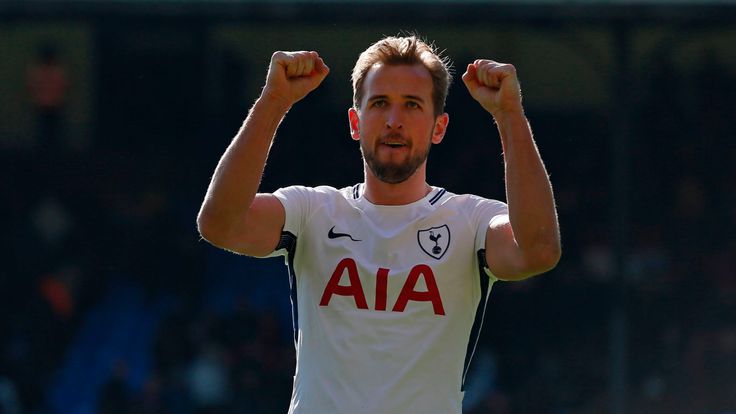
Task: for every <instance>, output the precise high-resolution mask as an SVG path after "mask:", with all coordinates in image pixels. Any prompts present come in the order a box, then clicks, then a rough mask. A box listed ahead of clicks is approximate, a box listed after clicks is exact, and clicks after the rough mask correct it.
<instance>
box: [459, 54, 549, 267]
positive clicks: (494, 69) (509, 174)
mask: <svg viewBox="0 0 736 414" xmlns="http://www.w3.org/2000/svg"><path fill="white" fill-rule="evenodd" d="M463 82H465V86H467V88H468V91H470V94H471V95H472V96H473V98H475V100H477V101H478V102H479V103H480V104H481V106H483V108H484V109H485V110H486V111H488V112H489V113H491V115H493V118H494V119H495V121H496V125H497V127H498V131H499V133H500V135H501V145H502V146H503V153H504V162H505V174H506V201H507V203H508V206H509V214H508V216H501V217H498V218H496V219H494V220H493V221H492V222H491V223H490V225H489V228H488V231H487V233H486V261H487V262H488V266H489V268H490V269H491V271H492V272H493V273H494V274H495V275H496V276H497V277H499V278H500V279H505V280H519V279H524V278H527V277H530V276H534V275H536V274H539V273H543V272H546V271H548V270H550V269H552V268H553V267H555V265H556V264H557V262H558V261H559V259H560V252H561V248H560V233H559V225H558V223H557V211H556V208H555V201H554V196H553V194H552V185H551V184H550V181H549V177H548V176H547V170H546V169H545V167H544V164H543V163H542V158H541V157H540V155H539V151H538V150H537V146H536V144H535V143H534V139H533V138H532V132H531V128H530V127H529V123H528V121H527V119H526V116H525V115H524V109H523V107H522V105H521V90H520V88H519V81H518V79H517V77H516V69H515V68H514V67H513V66H512V65H509V64H503V63H498V62H494V61H492V60H476V61H475V62H473V63H472V64H470V65H468V68H467V72H465V74H464V75H463Z"/></svg>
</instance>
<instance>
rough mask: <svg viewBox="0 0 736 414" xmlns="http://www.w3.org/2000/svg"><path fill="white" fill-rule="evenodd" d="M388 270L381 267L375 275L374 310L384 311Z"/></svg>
mask: <svg viewBox="0 0 736 414" xmlns="http://www.w3.org/2000/svg"><path fill="white" fill-rule="evenodd" d="M388 272H389V270H388V269H384V268H383V267H381V268H379V269H378V272H377V273H376V310H380V311H385V310H386V291H387V290H388Z"/></svg>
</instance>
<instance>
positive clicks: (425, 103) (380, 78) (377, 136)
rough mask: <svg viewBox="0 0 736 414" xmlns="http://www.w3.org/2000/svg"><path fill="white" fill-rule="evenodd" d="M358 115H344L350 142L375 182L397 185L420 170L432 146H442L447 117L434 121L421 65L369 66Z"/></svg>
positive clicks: (352, 111) (427, 79)
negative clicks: (357, 146) (354, 143)
mask: <svg viewBox="0 0 736 414" xmlns="http://www.w3.org/2000/svg"><path fill="white" fill-rule="evenodd" d="M363 89H364V93H363V100H362V101H361V102H360V108H359V110H356V109H354V108H351V109H350V111H349V117H350V129H351V133H352V137H353V139H356V140H360V150H361V152H362V154H363V159H364V160H365V163H366V164H367V165H368V168H369V169H370V171H371V172H372V173H373V175H375V176H376V178H378V179H379V180H381V181H383V182H386V183H390V184H397V183H401V182H403V181H405V180H406V179H407V178H409V177H410V176H411V175H412V174H414V173H415V172H416V171H417V169H419V168H425V162H426V160H427V156H428V155H429V148H430V145H431V144H432V143H434V144H438V143H439V142H440V141H442V137H443V136H444V133H445V128H446V126H447V119H448V118H447V114H442V115H440V116H438V117H435V116H434V106H433V102H432V78H431V76H430V74H429V71H428V70H427V69H426V68H425V67H424V66H422V65H419V64H417V65H414V66H409V65H383V64H378V65H375V66H373V67H372V68H371V69H370V70H369V71H368V74H367V75H366V77H365V81H364V82H363Z"/></svg>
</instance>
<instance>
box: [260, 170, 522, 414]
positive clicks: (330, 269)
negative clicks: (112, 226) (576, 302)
mask: <svg viewBox="0 0 736 414" xmlns="http://www.w3.org/2000/svg"><path fill="white" fill-rule="evenodd" d="M361 190H362V184H360V185H358V186H354V187H346V188H344V189H342V190H337V189H335V188H332V187H326V186H321V187H316V188H308V187H302V186H293V187H287V188H282V189H280V190H278V191H276V193H275V195H276V197H277V198H278V199H279V200H280V201H281V202H282V204H283V205H284V208H285V210H286V224H285V226H284V232H285V233H286V232H288V233H291V234H293V235H294V236H296V248H295V251H294V257H291V258H289V257H288V252H287V251H286V250H285V249H281V250H277V251H275V252H274V253H273V254H272V256H273V255H286V256H287V262H290V263H292V264H293V266H292V268H291V269H290V272H291V274H292V275H293V277H294V279H295V282H296V283H295V285H296V299H297V300H296V303H295V304H294V305H295V306H297V312H298V321H297V322H298V323H297V326H298V336H297V337H298V340H297V343H296V350H297V366H296V375H295V377H294V390H293V395H292V400H291V406H290V408H289V413H290V414H330V413H340V414H347V413H350V414H362V413H365V414H368V413H370V414H377V413H386V414H388V413H401V414H412V413H417V414H431V413H438V414H439V413H442V414H448V413H458V414H459V413H461V406H462V392H461V384H462V381H463V378H462V376H463V368H464V364H465V359H466V354H467V353H468V349H469V347H468V343H469V340H470V336H471V329H472V328H473V322H474V320H475V314H476V310H477V309H478V305H479V303H481V300H482V301H483V303H485V301H486V299H487V296H486V297H481V296H482V294H481V277H490V283H489V289H488V291H490V284H492V283H493V282H494V281H495V280H496V279H495V278H494V277H493V276H492V275H491V274H490V272H488V271H487V270H486V272H487V274H488V276H486V275H480V274H479V269H480V267H479V263H478V257H477V252H478V251H479V250H481V249H484V248H486V246H485V234H486V230H487V228H488V223H489V221H490V220H491V219H492V218H493V217H495V216H497V215H500V214H507V211H508V210H507V206H506V205H505V204H504V203H502V202H500V201H495V200H488V199H484V198H481V197H477V196H473V195H455V194H452V193H449V192H446V191H445V190H443V189H441V188H433V189H432V191H431V192H430V193H429V194H428V195H427V196H426V197H424V198H423V199H421V200H419V201H416V202H414V203H411V204H408V205H403V206H379V205H374V204H372V203H370V202H369V201H368V200H366V199H365V198H364V197H363V196H362V191H361ZM440 195H441V197H440ZM356 196H357V198H355V197H356ZM430 230H431V232H432V233H430ZM330 235H331V236H333V237H334V238H330V237H329V236H330ZM348 235H349V236H348ZM430 236H431V237H430ZM488 248H492V246H488ZM338 264H342V265H343V267H342V270H340V271H337V272H336V268H337V267H338ZM353 264H354V266H353ZM379 268H381V269H383V270H379ZM412 269H414V276H415V278H414V280H415V282H416V283H415V284H412V283H408V285H409V286H404V285H405V284H406V283H407V281H409V275H410V273H411V272H412ZM355 270H357V276H358V277H357V278H356V279H353V280H351V278H350V274H351V272H352V273H353V274H354V275H353V276H355V273H356V272H355ZM333 273H335V274H336V276H335V277H336V278H337V279H335V280H333V283H332V288H328V285H330V280H331V278H333ZM379 274H381V276H379ZM430 279H432V280H434V281H435V282H436V288H435V289H430V288H431V287H432V286H433V284H432V280H430ZM358 280H359V283H357V281H358ZM353 282H355V283H353ZM381 284H383V285H384V286H385V287H386V288H385V294H382V293H380V291H381V290H383V289H381ZM338 285H339V287H338ZM292 288H294V286H292ZM402 289H403V290H404V293H405V294H404V295H403V296H404V300H403V302H404V306H403V307H404V309H403V310H402V309H398V308H400V307H401V306H398V305H399V304H398V303H397V302H401V300H400V299H401V297H402V294H401V293H402ZM326 290H327V293H325V291H326ZM432 291H433V292H435V293H436V295H434V296H433V295H432ZM346 292H348V293H346ZM359 292H362V295H361V294H360V293H359ZM377 292H378V293H377ZM361 296H362V297H364V299H365V302H364V304H363V305H362V306H361V303H359V302H362V298H361ZM407 298H408V300H407ZM383 302H385V305H382V303H383ZM397 307H398V308H397ZM377 308H378V309H377ZM381 308H385V310H381ZM476 328H478V329H479V327H477V326H476ZM472 346H473V344H471V351H472Z"/></svg>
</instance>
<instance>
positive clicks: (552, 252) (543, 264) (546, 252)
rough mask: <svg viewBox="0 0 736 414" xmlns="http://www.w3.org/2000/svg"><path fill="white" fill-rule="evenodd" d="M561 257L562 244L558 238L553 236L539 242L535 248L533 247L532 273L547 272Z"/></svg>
mask: <svg viewBox="0 0 736 414" xmlns="http://www.w3.org/2000/svg"><path fill="white" fill-rule="evenodd" d="M561 258H562V246H561V244H560V239H559V238H558V237H554V238H552V239H551V240H547V241H545V242H543V243H540V244H539V245H538V246H537V248H536V249H534V254H533V258H532V260H531V262H532V266H530V267H532V268H533V271H534V274H540V273H545V272H549V271H550V270H552V269H554V268H555V267H557V264H558V263H559V262H560V259H561Z"/></svg>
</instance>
